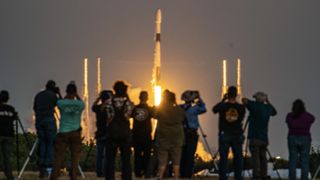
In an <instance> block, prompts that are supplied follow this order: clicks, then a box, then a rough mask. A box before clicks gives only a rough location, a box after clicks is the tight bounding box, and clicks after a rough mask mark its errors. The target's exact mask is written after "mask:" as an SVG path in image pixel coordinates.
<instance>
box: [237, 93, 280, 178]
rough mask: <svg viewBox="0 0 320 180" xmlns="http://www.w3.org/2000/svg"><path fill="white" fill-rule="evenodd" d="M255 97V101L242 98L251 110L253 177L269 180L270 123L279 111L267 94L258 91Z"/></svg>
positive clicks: (250, 128)
mask: <svg viewBox="0 0 320 180" xmlns="http://www.w3.org/2000/svg"><path fill="white" fill-rule="evenodd" d="M253 98H254V99H255V101H252V100H249V99H247V98H243V99H242V102H243V104H244V105H245V106H246V107H247V109H248V110H249V112H250V114H249V117H248V123H249V129H248V139H249V147H250V148H249V149H250V152H251V156H252V161H253V179H254V180H259V179H262V180H267V179H268V166H267V163H268V162H267V146H268V144H269V140H268V124H269V120H270V116H275V115H276V114H277V111H276V109H275V108H274V107H273V106H272V104H271V103H270V101H269V100H268V96H267V94H265V93H263V92H257V93H256V94H255V95H254V96H253Z"/></svg>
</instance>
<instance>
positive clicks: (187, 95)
mask: <svg viewBox="0 0 320 180" xmlns="http://www.w3.org/2000/svg"><path fill="white" fill-rule="evenodd" d="M197 98H199V92H198V91H191V90H187V91H184V92H183V93H182V95H181V100H183V101H185V102H186V103H187V104H190V103H193V102H194V101H195V100H196V99H197Z"/></svg>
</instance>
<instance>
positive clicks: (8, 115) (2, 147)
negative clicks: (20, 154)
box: [0, 90, 17, 180]
mask: <svg viewBox="0 0 320 180" xmlns="http://www.w3.org/2000/svg"><path fill="white" fill-rule="evenodd" d="M8 101H9V93H8V91H5V90H3V91H1V92H0V152H1V154H0V156H1V159H2V162H1V164H2V167H3V170H4V174H5V175H6V177H7V179H8V180H13V179H14V178H13V175H12V168H11V161H10V158H11V156H12V152H13V147H12V146H13V141H14V140H13V139H14V124H13V122H14V120H16V119H17V113H16V111H15V109H14V107H12V106H10V105H8V104H7V102H8Z"/></svg>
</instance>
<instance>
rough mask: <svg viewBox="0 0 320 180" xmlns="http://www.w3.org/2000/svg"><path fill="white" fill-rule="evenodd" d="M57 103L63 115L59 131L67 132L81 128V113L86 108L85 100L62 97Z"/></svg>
mask: <svg viewBox="0 0 320 180" xmlns="http://www.w3.org/2000/svg"><path fill="white" fill-rule="evenodd" d="M57 105H58V108H59V110H60V116H61V118H60V128H59V132H60V133H66V132H72V131H76V130H78V129H80V124H81V114H82V111H83V109H84V103H83V101H81V100H73V99H62V100H59V101H58V103H57Z"/></svg>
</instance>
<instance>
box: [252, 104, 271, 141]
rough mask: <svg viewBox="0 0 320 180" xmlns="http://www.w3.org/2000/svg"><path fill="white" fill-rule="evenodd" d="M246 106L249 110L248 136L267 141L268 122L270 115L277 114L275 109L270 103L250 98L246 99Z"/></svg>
mask: <svg viewBox="0 0 320 180" xmlns="http://www.w3.org/2000/svg"><path fill="white" fill-rule="evenodd" d="M246 107H247V108H248V110H249V112H250V114H249V117H248V122H249V129H248V138H249V139H259V140H262V141H264V142H267V143H268V124H269V120H270V116H275V115H276V114H277V111H276V109H275V108H274V107H273V106H272V105H270V104H265V103H261V102H257V101H251V100H248V103H247V104H246Z"/></svg>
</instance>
